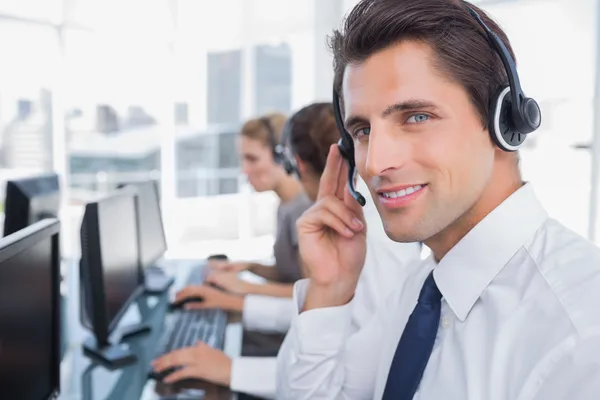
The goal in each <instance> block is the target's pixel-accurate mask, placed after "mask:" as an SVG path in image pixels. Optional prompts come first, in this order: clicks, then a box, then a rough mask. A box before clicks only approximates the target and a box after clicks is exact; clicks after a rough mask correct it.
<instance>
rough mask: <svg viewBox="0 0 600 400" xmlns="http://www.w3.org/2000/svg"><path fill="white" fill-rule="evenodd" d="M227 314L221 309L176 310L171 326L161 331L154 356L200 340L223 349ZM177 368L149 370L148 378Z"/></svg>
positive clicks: (153, 377)
mask: <svg viewBox="0 0 600 400" xmlns="http://www.w3.org/2000/svg"><path fill="white" fill-rule="evenodd" d="M226 328H227V314H226V313H225V312H224V311H222V310H182V311H177V313H176V320H175V323H174V324H173V326H172V328H171V329H169V330H167V331H166V332H164V333H163V336H162V339H161V344H160V345H159V347H158V349H159V350H158V352H157V354H156V357H160V356H162V355H163V354H166V353H170V352H171V351H173V350H177V349H181V348H185V347H191V346H193V345H195V344H196V342H197V341H198V340H201V341H203V342H205V343H206V344H208V345H209V346H211V347H214V348H217V349H220V350H223V346H224V344H225V343H224V342H225V329H226ZM177 369H178V368H173V369H171V370H167V371H163V372H162V373H157V372H155V371H153V370H151V371H150V372H149V374H148V375H149V378H151V379H155V380H158V381H160V380H162V378H163V377H165V376H166V375H169V374H171V373H172V372H175V371H176V370H177Z"/></svg>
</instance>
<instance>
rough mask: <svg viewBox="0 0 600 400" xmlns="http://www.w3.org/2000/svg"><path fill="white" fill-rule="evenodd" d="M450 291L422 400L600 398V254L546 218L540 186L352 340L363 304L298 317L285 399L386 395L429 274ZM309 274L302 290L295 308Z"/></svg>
mask: <svg viewBox="0 0 600 400" xmlns="http://www.w3.org/2000/svg"><path fill="white" fill-rule="evenodd" d="M432 269H434V278H435V281H436V283H437V285H438V287H439V289H440V291H441V293H442V296H443V299H442V311H441V319H440V325H439V328H438V335H437V338H436V341H435V345H434V348H433V351H432V354H431V357H430V359H429V362H428V364H427V367H426V369H425V372H424V374H423V378H422V380H421V383H420V386H419V389H418V391H417V393H416V394H415V396H414V399H415V400H416V399H419V400H437V399H444V400H454V399H456V400H533V399H535V400H542V399H543V400H547V399H550V400H598V399H600V309H599V308H600V250H599V249H598V248H597V247H596V246H594V245H593V244H591V243H589V242H588V241H586V240H585V239H583V238H581V237H580V236H578V235H577V234H575V233H573V232H571V231H569V230H568V229H567V228H565V227H564V226H562V225H561V224H560V223H558V222H557V221H555V220H552V219H550V218H548V216H547V214H546V212H545V211H544V209H543V208H542V206H541V205H540V204H539V202H538V200H537V199H536V196H535V194H534V192H533V189H532V187H531V185H530V184H526V185H524V186H523V187H522V188H520V189H519V190H518V191H517V192H515V193H514V194H513V195H512V196H510V197H509V198H508V199H507V200H505V201H504V202H503V203H502V204H501V205H500V206H499V207H497V208H496V209H495V210H494V211H492V213H490V214H489V215H488V216H487V217H486V218H484V219H483V220H482V221H481V222H480V223H479V224H478V225H477V226H475V227H474V228H473V229H472V230H471V231H470V232H469V233H468V234H467V235H466V236H465V237H464V238H463V239H462V240H461V241H460V242H459V243H458V244H457V245H456V246H454V248H452V249H451V250H450V252H448V254H447V255H446V256H445V257H444V258H443V259H442V260H441V261H440V262H439V263H438V264H437V265H436V264H435V262H434V260H433V259H432V258H431V257H430V258H428V259H427V260H424V261H423V262H421V263H416V264H412V265H410V266H409V267H408V268H405V271H407V275H406V277H404V278H403V279H400V280H398V281H397V286H396V290H395V291H394V293H393V294H392V295H391V296H390V298H389V301H387V302H386V304H385V305H384V306H383V307H382V308H381V309H380V310H379V312H378V313H377V317H376V318H375V319H374V320H373V321H372V323H370V324H369V325H368V326H366V327H364V328H363V329H362V330H361V331H360V332H358V333H357V334H355V335H353V337H352V338H351V339H350V340H348V337H349V335H350V334H351V332H352V329H351V325H352V322H351V321H352V307H353V302H354V300H353V301H352V302H350V303H349V304H347V305H344V306H341V307H331V308H323V309H315V310H310V311H306V312H303V313H302V314H300V315H298V316H297V317H296V319H295V321H293V323H292V328H291V330H290V332H289V333H288V340H287V346H286V348H285V349H283V350H285V352H284V351H281V352H280V353H279V357H278V387H277V398H278V399H294V400H301V399H327V400H332V399H380V398H381V397H382V395H383V391H384V389H385V385H386V381H387V377H388V372H389V368H390V365H391V362H392V359H393V356H394V353H395V350H396V346H397V345H398V341H399V339H400V337H401V335H402V332H403V330H404V326H405V324H406V321H407V320H408V317H409V315H410V313H411V312H412V310H413V308H414V306H415V304H416V301H417V297H418V294H419V291H420V289H421V286H422V284H423V282H424V281H425V278H426V277H427V275H428V273H429V272H430V271H431V270H432ZM306 283H307V281H306V280H303V281H299V282H298V283H297V284H296V287H295V294H294V297H295V301H296V307H297V309H296V313H298V310H300V309H301V306H302V305H303V303H304V297H305V291H306Z"/></svg>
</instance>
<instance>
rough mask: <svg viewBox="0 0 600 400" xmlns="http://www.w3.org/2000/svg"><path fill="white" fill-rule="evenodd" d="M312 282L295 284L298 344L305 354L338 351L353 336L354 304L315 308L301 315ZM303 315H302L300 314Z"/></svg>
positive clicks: (295, 332) (304, 280) (301, 351)
mask: <svg viewBox="0 0 600 400" xmlns="http://www.w3.org/2000/svg"><path fill="white" fill-rule="evenodd" d="M308 281H309V280H308V279H303V280H300V281H298V282H296V284H295V285H294V306H295V307H296V314H297V317H296V319H295V321H294V325H295V329H294V333H293V334H294V335H295V338H296V340H295V342H296V343H297V345H298V350H299V352H300V353H302V354H314V353H323V352H324V351H325V352H330V351H333V352H336V351H338V350H339V349H340V348H341V347H343V346H344V344H345V342H346V339H347V338H348V336H349V335H350V334H351V333H352V308H351V307H352V301H353V300H351V301H350V302H348V303H347V304H344V305H343V306H338V307H326V308H315V309H312V310H308V311H304V312H302V313H300V310H302V308H303V306H304V301H305V299H306V290H307V288H308ZM298 314H299V315H298Z"/></svg>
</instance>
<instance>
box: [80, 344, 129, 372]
mask: <svg viewBox="0 0 600 400" xmlns="http://www.w3.org/2000/svg"><path fill="white" fill-rule="evenodd" d="M83 354H85V355H86V356H88V357H90V358H92V359H94V360H96V361H98V362H100V363H101V364H103V365H105V366H107V367H108V368H109V369H117V368H122V367H125V366H127V365H129V364H133V363H134V362H136V361H137V357H136V355H135V354H133V352H132V351H131V349H130V348H129V346H128V345H127V344H126V343H117V344H112V343H105V344H103V345H99V344H98V341H97V340H96V338H95V337H93V336H91V337H89V338H87V339H86V340H85V342H83Z"/></svg>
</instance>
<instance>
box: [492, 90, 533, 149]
mask: <svg viewBox="0 0 600 400" xmlns="http://www.w3.org/2000/svg"><path fill="white" fill-rule="evenodd" d="M511 111H512V105H511V101H510V86H506V87H503V88H501V89H499V90H498V91H497V92H496V94H495V95H494V96H493V97H492V99H491V102H490V107H489V123H488V129H489V131H490V136H491V137H492V140H493V141H494V143H496V145H497V146H498V147H500V148H501V149H502V150H504V151H516V150H518V149H519V147H520V146H521V145H522V144H523V142H524V141H525V137H526V135H525V134H522V133H520V132H519V131H518V130H516V129H515V128H514V127H513V124H511V123H510V121H511Z"/></svg>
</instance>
